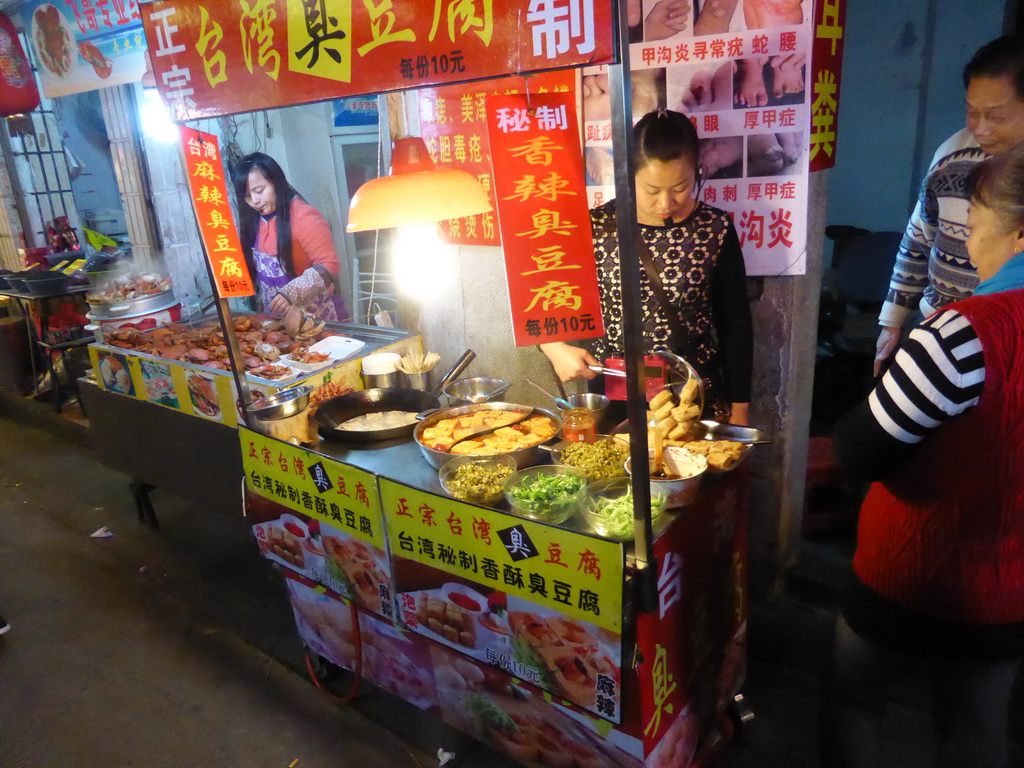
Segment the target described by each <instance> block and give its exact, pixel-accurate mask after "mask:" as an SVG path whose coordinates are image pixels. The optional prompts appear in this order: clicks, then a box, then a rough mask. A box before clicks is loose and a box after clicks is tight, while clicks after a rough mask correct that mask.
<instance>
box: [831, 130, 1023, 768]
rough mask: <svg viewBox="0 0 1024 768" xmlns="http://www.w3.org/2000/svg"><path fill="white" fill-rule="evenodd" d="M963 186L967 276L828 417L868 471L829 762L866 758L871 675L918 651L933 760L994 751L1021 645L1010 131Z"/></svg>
mask: <svg viewBox="0 0 1024 768" xmlns="http://www.w3.org/2000/svg"><path fill="white" fill-rule="evenodd" d="M970 184H971V185H972V187H973V191H972V194H971V207H970V212H969V214H968V226H969V228H970V236H969V237H968V239H967V249H968V252H969V253H970V257H971V262H972V263H973V264H974V265H975V267H976V268H977V270H978V275H979V276H980V277H981V280H982V282H981V284H980V285H979V286H978V289H977V290H976V291H975V294H974V295H973V296H972V297H971V298H968V299H965V300H963V301H959V302H956V303H954V304H951V305H949V306H947V307H946V308H944V309H943V310H940V311H938V312H936V313H935V314H933V315H932V316H930V317H929V318H927V319H926V320H925V321H924V322H923V323H921V324H920V325H918V326H917V327H916V328H915V329H914V330H913V331H912V332H911V334H910V336H909V338H908V339H907V341H906V343H905V344H904V346H903V347H902V348H901V349H900V351H899V352H898V354H897V355H896V360H895V363H894V364H893V366H892V367H891V368H890V370H889V371H888V372H887V373H886V374H885V376H884V377H883V378H882V380H881V381H880V382H879V384H878V386H876V387H875V389H874V391H873V392H872V393H871V395H870V396H869V398H868V400H867V402H865V403H864V404H863V405H861V406H860V407H859V408H858V409H855V410H854V411H853V412H852V413H851V414H850V415H849V416H847V417H846V418H845V419H844V420H843V421H841V422H840V424H839V425H838V426H837V428H836V450H837V454H838V456H839V459H840V461H841V462H842V463H843V464H844V466H845V467H846V469H847V470H848V471H849V472H850V473H851V475H854V476H860V477H864V478H868V479H872V480H876V481H877V482H875V483H874V484H873V485H872V487H871V491H870V492H869V494H868V496H867V499H866V500H865V501H864V505H863V507H862V508H861V512H860V523H859V527H858V532H857V551H856V554H855V555H854V558H853V578H852V580H851V582H852V583H851V586H850V588H849V590H848V593H847V594H846V595H845V597H844V600H843V603H842V610H841V614H840V616H839V618H838V620H837V625H836V637H835V641H834V647H833V658H832V665H831V669H830V674H829V675H828V677H827V683H828V685H827V688H826V690H825V692H824V696H823V705H824V708H823V713H822V717H823V721H822V726H823V740H822V749H823V753H822V765H823V766H829V768H832V767H833V766H839V767H842V766H875V765H877V764H878V758H879V752H880V742H881V724H882V715H883V713H884V707H885V697H886V684H887V682H888V681H889V679H890V678H891V677H893V676H894V675H896V674H897V673H898V672H899V671H901V670H905V669H906V668H907V667H908V666H910V662H911V661H916V660H922V659H923V660H926V663H927V664H929V668H930V669H931V670H932V672H933V676H934V679H933V682H934V688H933V691H934V702H933V715H934V718H935V725H936V732H937V738H938V744H937V755H938V765H939V766H942V767H943V768H945V766H971V768H1005V766H1006V765H1007V764H1008V760H1009V757H1008V741H1007V720H1008V712H1009V702H1010V694H1011V690H1012V687H1013V682H1014V678H1015V677H1016V675H1017V671H1018V669H1019V667H1020V661H1021V655H1022V653H1024V447H1022V446H1024V144H1018V145H1017V146H1016V147H1014V148H1013V149H1011V150H1010V151H1009V153H1007V154H1004V155H1000V156H996V157H993V158H991V159H989V160H986V161H985V162H984V163H982V164H981V165H979V166H978V167H977V168H976V170H975V171H974V173H973V174H972V176H971V177H970ZM918 764H922V763H918Z"/></svg>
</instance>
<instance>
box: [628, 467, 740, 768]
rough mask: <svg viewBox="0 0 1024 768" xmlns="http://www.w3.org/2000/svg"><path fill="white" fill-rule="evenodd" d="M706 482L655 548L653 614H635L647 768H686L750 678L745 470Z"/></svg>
mask: <svg viewBox="0 0 1024 768" xmlns="http://www.w3.org/2000/svg"><path fill="white" fill-rule="evenodd" d="M737 471H738V472H739V473H740V474H736V475H733V476H732V477H730V478H728V479H727V480H726V481H725V482H721V483H716V484H713V485H705V486H704V488H703V489H702V490H701V493H700V496H699V497H698V498H697V500H696V501H695V502H694V503H693V505H692V506H690V507H687V509H686V512H685V514H683V515H680V516H679V518H678V519H677V520H676V521H675V522H674V523H673V524H672V527H671V528H669V529H668V530H667V531H665V532H664V533H663V534H662V535H661V536H660V537H659V538H658V539H657V540H656V541H655V543H654V555H655V559H656V560H657V564H658V610H657V611H655V612H653V613H641V614H639V615H638V616H637V646H638V648H639V656H640V658H641V659H642V661H641V662H640V664H639V665H638V667H637V676H638V678H639V682H640V706H641V725H642V727H643V733H642V736H643V741H644V754H645V755H646V760H645V763H644V765H645V766H648V768H661V767H662V766H666V768H667V767H668V766H673V768H674V766H688V765H690V764H691V762H693V758H694V755H695V753H696V752H697V750H698V748H699V746H700V744H699V742H700V739H701V738H702V737H703V736H705V735H706V734H708V733H709V732H710V730H711V728H712V727H713V726H714V725H715V724H716V722H717V720H718V719H719V718H720V717H721V716H722V715H723V713H724V712H725V710H726V708H727V707H728V705H729V704H731V703H732V699H733V696H734V695H735V693H736V692H737V690H738V689H739V686H740V684H741V683H742V682H743V678H744V676H745V672H746V645H745V638H746V614H747V605H746V600H747V598H746V564H747V536H746V528H747V478H746V474H745V468H741V469H739V470H737Z"/></svg>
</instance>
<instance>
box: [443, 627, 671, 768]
mask: <svg viewBox="0 0 1024 768" xmlns="http://www.w3.org/2000/svg"><path fill="white" fill-rule="evenodd" d="M430 652H431V656H432V658H433V666H434V681H435V685H436V687H437V702H438V705H439V706H440V708H441V717H442V718H443V719H444V721H445V722H446V723H448V725H450V726H452V727H453V728H457V729H459V730H460V731H462V732H463V733H467V734H469V735H470V736H472V737H473V738H475V739H477V740H479V741H482V742H484V743H485V744H488V745H489V746H491V747H493V748H494V749H495V750H497V751H498V752H500V753H502V754H504V755H507V756H508V757H510V758H512V759H514V760H515V761H516V762H518V763H519V764H521V765H525V766H527V767H528V768H542V767H544V766H546V767H547V768H550V766H565V768H576V767H578V768H633V767H635V768H640V765H641V764H642V761H643V742H642V741H641V740H640V739H638V738H636V737H635V736H632V735H629V734H628V733H626V732H625V730H624V729H620V728H612V727H611V726H610V724H609V723H608V722H606V721H603V720H599V719H596V718H592V717H587V716H586V715H584V714H581V713H580V712H577V711H574V710H573V709H571V708H569V707H565V706H562V705H559V704H557V703H554V702H552V701H550V700H549V697H547V696H544V695H539V694H538V693H537V692H536V691H535V690H534V689H532V688H529V687H527V686H524V685H522V684H521V682H519V681H517V680H515V679H514V678H513V677H512V676H511V675H509V674H508V673H506V672H502V671H501V670H498V669H495V668H494V667H489V666H487V665H486V664H481V663H480V662H477V661H474V660H473V659H470V658H467V657H466V656H464V655H463V654H461V653H457V652H454V651H451V650H449V649H448V648H445V647H442V646H439V645H436V644H431V648H430ZM680 765H683V764H680Z"/></svg>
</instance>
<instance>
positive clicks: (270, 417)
mask: <svg viewBox="0 0 1024 768" xmlns="http://www.w3.org/2000/svg"><path fill="white" fill-rule="evenodd" d="M312 393H313V388H312V387H311V386H309V385H308V384H303V385H302V386H299V387H291V388H290V389H282V390H281V391H280V392H278V393H276V394H273V395H270V397H264V398H262V399H260V400H257V401H256V402H255V403H251V404H250V405H248V406H246V409H245V410H246V412H247V413H249V414H251V415H253V416H255V417H256V418H257V419H260V420H262V421H276V420H277V419H287V418H288V417H289V416H294V415H295V414H297V413H302V411H304V410H306V408H307V407H308V406H309V396H310V395H311V394H312Z"/></svg>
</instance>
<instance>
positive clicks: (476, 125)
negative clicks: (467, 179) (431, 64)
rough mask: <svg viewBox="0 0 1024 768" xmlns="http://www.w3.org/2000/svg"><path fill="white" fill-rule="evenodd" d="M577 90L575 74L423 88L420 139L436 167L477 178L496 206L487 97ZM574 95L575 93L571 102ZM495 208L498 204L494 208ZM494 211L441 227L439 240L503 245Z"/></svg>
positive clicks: (440, 225)
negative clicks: (464, 172)
mask: <svg viewBox="0 0 1024 768" xmlns="http://www.w3.org/2000/svg"><path fill="white" fill-rule="evenodd" d="M575 91H576V73H575V72H574V71H572V70H560V71H556V72H541V73H540V74H537V75H530V76H529V77H528V78H527V77H503V78H501V79H500V80H490V81H487V82H483V83H475V84H472V85H458V86H454V85H448V86H443V87H441V88H424V89H422V90H420V91H417V92H416V95H417V97H418V100H419V112H420V135H421V136H422V137H423V140H424V141H425V142H426V144H427V149H428V150H429V151H430V157H431V159H432V160H433V161H434V165H436V166H437V167H438V168H459V169H461V170H464V171H467V172H469V173H471V174H473V175H474V176H476V177H477V178H478V179H479V180H480V183H481V184H482V185H483V188H484V189H485V190H486V192H487V197H488V199H489V200H490V201H491V205H495V202H494V190H493V189H492V185H493V180H492V179H491V143H490V141H489V140H488V138H487V117H486V112H485V103H486V99H487V97H488V96H496V95H499V94H507V93H527V92H529V93H551V92H556V93H570V94H575ZM575 99H576V97H575V95H573V101H575ZM495 207H497V206H495ZM496 224H497V219H496V216H495V214H494V213H493V212H491V213H482V214H478V215H476V216H466V217H464V218H461V219H450V220H449V221H442V222H439V224H438V229H439V230H440V232H441V239H442V240H444V241H445V242H447V243H454V244H457V245H501V236H500V233H499V232H498V228H497V226H496Z"/></svg>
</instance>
